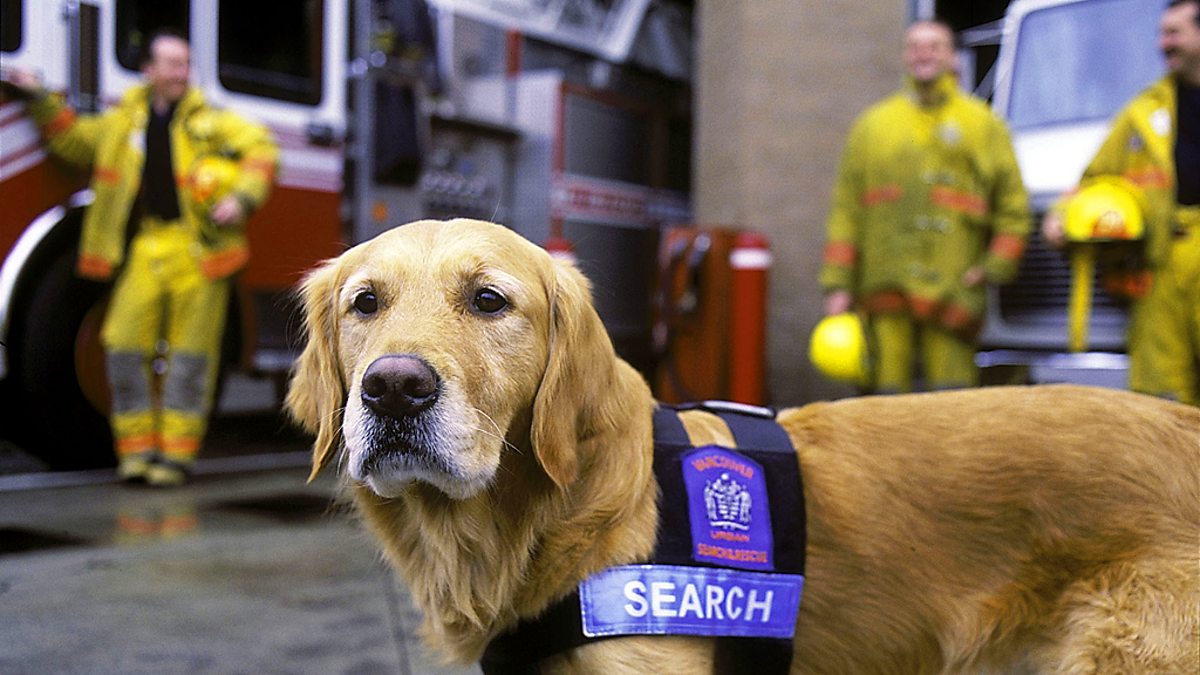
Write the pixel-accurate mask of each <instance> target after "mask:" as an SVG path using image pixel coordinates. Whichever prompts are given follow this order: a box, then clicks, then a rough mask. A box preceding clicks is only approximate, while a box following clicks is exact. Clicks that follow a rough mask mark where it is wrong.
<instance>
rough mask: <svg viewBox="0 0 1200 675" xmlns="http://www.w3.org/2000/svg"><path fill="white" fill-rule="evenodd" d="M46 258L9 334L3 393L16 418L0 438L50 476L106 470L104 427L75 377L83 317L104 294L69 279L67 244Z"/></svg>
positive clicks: (23, 290)
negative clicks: (43, 467) (35, 460)
mask: <svg viewBox="0 0 1200 675" xmlns="http://www.w3.org/2000/svg"><path fill="white" fill-rule="evenodd" d="M55 248H56V249H58V250H54V251H49V252H44V253H42V255H44V256H46V257H45V259H44V261H43V262H44V264H39V265H38V266H37V268H36V269H38V270H41V273H40V274H39V276H38V278H36V279H24V280H22V283H21V285H20V286H19V289H18V302H17V303H15V304H14V309H15V310H17V311H16V312H15V313H14V316H13V323H12V325H11V331H10V333H9V344H8V348H9V359H10V360H9V366H10V368H11V370H12V377H10V378H9V381H8V383H7V388H8V395H9V396H10V397H11V398H12V403H13V405H14V406H15V408H16V411H14V412H17V414H15V415H13V416H12V417H10V418H9V419H7V420H6V421H5V422H4V427H5V428H4V430H3V431H4V435H5V436H7V437H9V438H11V439H12V440H14V441H15V442H16V443H17V445H18V446H19V447H21V449H23V450H24V451H25V452H27V453H29V454H32V455H33V456H35V457H37V458H38V459H40V460H41V461H43V462H45V463H46V465H47V466H49V467H50V468H51V469H55V470H75V469H93V468H100V467H107V466H112V465H113V464H114V463H115V457H114V455H113V450H112V435H111V433H110V431H109V428H108V421H107V419H105V417H104V415H102V414H101V413H100V411H98V410H96V409H95V407H93V406H92V404H91V403H90V402H89V401H88V400H87V398H86V397H85V396H84V394H83V391H82V390H81V389H80V386H79V380H78V378H77V377H76V373H75V341H76V338H77V336H78V333H79V329H80V326H81V325H82V323H83V319H84V316H85V315H86V314H87V313H88V311H89V310H90V309H91V308H92V307H94V306H95V305H96V304H97V303H99V302H101V301H102V300H103V298H104V296H105V294H106V293H107V288H106V286H104V285H103V284H97V283H94V282H89V281H85V280H83V279H80V278H78V277H77V276H75V273H74V265H75V251H74V247H73V246H69V247H55Z"/></svg>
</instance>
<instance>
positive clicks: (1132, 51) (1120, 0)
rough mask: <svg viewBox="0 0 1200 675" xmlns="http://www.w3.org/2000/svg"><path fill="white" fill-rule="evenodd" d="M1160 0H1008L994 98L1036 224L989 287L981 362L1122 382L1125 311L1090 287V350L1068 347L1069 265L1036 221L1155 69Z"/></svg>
mask: <svg viewBox="0 0 1200 675" xmlns="http://www.w3.org/2000/svg"><path fill="white" fill-rule="evenodd" d="M1162 8H1163V3H1157V2H1147V1H1146V0H1016V1H1015V2H1013V3H1012V4H1011V5H1010V6H1009V8H1008V11H1007V13H1006V15H1005V18H1004V23H1003V32H1002V34H1001V38H1000V50H999V55H998V58H997V62H996V66H995V77H994V90H993V92H992V100H993V105H994V108H995V110H996V112H997V113H998V114H999V115H1000V116H1001V117H1002V118H1004V120H1005V121H1006V122H1007V124H1008V126H1009V129H1010V131H1011V132H1012V138H1013V145H1014V150H1015V152H1016V155H1017V162H1018V164H1019V165H1020V168H1021V175H1022V178H1023V180H1024V182H1025V187H1026V189H1027V190H1028V191H1029V196H1030V201H1031V205H1032V207H1033V210H1034V233H1033V234H1032V236H1031V238H1030V242H1029V247H1028V250H1027V252H1026V254H1025V259H1024V260H1023V262H1022V264H1021V271H1020V274H1019V275H1018V277H1017V279H1016V281H1014V282H1013V283H1012V284H1009V285H1006V286H1002V287H999V288H994V289H993V290H992V297H991V298H990V300H991V302H990V303H989V309H988V317H987V322H986V326H985V328H984V333H983V335H982V337H981V345H982V349H983V351H981V352H980V354H979V357H978V361H979V363H980V365H981V366H984V367H988V366H1015V367H1020V368H1025V369H1028V373H1027V375H1026V376H1027V378H1028V379H1029V380H1031V381H1034V382H1049V381H1073V382H1082V383H1091V384H1102V385H1110V386H1117V387H1123V386H1125V380H1126V365H1127V359H1126V358H1125V355H1124V353H1123V352H1124V347H1125V323H1126V315H1125V309H1124V308H1123V307H1122V306H1121V305H1120V304H1119V303H1117V302H1115V301H1114V300H1112V299H1111V298H1109V297H1108V296H1106V295H1105V294H1104V292H1103V291H1097V292H1096V296H1095V298H1094V299H1093V310H1092V317H1091V326H1090V331H1089V334H1090V349H1091V350H1092V351H1090V352H1086V353H1068V350H1067V299H1068V293H1069V290H1070V289H1069V286H1070V273H1069V270H1068V266H1067V262H1066V260H1065V258H1064V256H1063V254H1062V253H1061V252H1059V251H1056V250H1054V249H1051V248H1049V247H1048V246H1047V245H1046V244H1045V243H1044V242H1043V241H1042V239H1041V236H1040V234H1039V232H1038V226H1039V225H1040V221H1041V217H1042V215H1043V214H1044V213H1045V212H1046V210H1047V209H1048V208H1049V207H1050V206H1051V205H1052V204H1053V203H1054V202H1055V200H1057V199H1058V198H1059V197H1060V196H1061V195H1062V194H1063V193H1064V192H1065V191H1067V190H1070V189H1071V188H1073V187H1075V185H1076V184H1077V183H1078V181H1079V179H1080V177H1081V176H1082V174H1083V170H1084V168H1085V167H1086V166H1087V164H1088V163H1089V162H1090V161H1091V159H1092V157H1093V156H1094V155H1095V154H1096V151H1097V150H1098V149H1099V148H1100V145H1101V143H1103V141H1104V139H1105V137H1106V135H1107V134H1108V130H1109V127H1110V124H1111V122H1112V119H1113V117H1114V115H1115V114H1116V113H1117V112H1118V111H1119V110H1120V109H1121V108H1122V107H1123V106H1124V105H1125V103H1126V102H1127V101H1129V100H1130V99H1131V98H1132V97H1133V96H1134V95H1135V94H1137V93H1138V92H1139V91H1141V90H1142V89H1143V88H1145V87H1146V86H1147V85H1149V84H1151V83H1152V82H1154V81H1155V80H1156V79H1158V78H1159V77H1161V76H1162V73H1163V72H1164V70H1163V68H1164V67H1163V61H1162V56H1161V54H1159V51H1158V22H1159V17H1160V15H1161V13H1162ZM1096 287H1097V288H1098V287H1099V285H1097V286H1096Z"/></svg>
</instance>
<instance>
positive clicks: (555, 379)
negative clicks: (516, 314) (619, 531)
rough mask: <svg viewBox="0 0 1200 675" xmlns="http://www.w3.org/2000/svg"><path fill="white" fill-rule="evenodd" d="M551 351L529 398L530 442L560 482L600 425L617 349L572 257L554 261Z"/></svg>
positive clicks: (571, 477)
mask: <svg viewBox="0 0 1200 675" xmlns="http://www.w3.org/2000/svg"><path fill="white" fill-rule="evenodd" d="M547 285H548V286H549V288H548V290H549V295H550V298H549V300H550V321H549V324H550V335H549V357H548V358H547V362H546V371H545V373H543V374H542V382H541V385H540V386H539V387H538V392H537V396H536V397H535V398H534V402H533V425H532V432H531V437H532V442H533V451H534V454H535V455H536V456H537V459H538V462H540V463H541V465H542V468H543V469H544V470H545V471H546V473H547V474H548V475H549V476H550V479H551V480H553V481H554V483H555V484H556V485H557V486H559V487H560V488H562V487H565V486H566V485H568V484H569V483H570V482H571V481H573V480H575V476H576V473H577V472H578V470H579V457H578V454H577V448H576V446H577V444H578V442H579V440H580V439H581V438H586V437H588V436H590V435H592V434H593V433H594V431H595V429H597V427H599V426H601V425H602V420H600V419H598V417H599V416H600V415H601V414H602V408H603V406H602V405H601V403H602V401H603V397H604V396H605V395H607V393H608V391H609V386H610V383H611V381H612V379H613V371H614V365H615V359H616V354H615V353H614V352H613V347H612V342H611V341H610V340H609V337H608V333H607V332H606V331H605V329H604V324H603V323H601V321H600V316H599V315H598V314H597V313H596V310H595V308H594V307H593V306H592V296H591V287H590V285H589V284H588V281H587V279H586V278H585V277H584V276H583V274H581V273H580V272H579V270H577V269H575V267H574V266H573V265H571V264H570V263H566V262H562V261H558V260H556V261H555V262H554V279H553V280H552V281H551V282H549V283H548V284H547Z"/></svg>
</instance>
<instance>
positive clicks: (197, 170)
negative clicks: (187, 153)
mask: <svg viewBox="0 0 1200 675" xmlns="http://www.w3.org/2000/svg"><path fill="white" fill-rule="evenodd" d="M237 176H238V165H237V162H235V161H233V160H232V159H228V158H226V157H222V156H220V155H205V156H203V157H201V158H199V159H197V160H196V162H195V163H194V164H192V173H191V176H190V180H189V182H188V194H189V195H190V196H191V199H192V202H193V203H195V204H196V205H197V206H199V207H200V209H201V211H203V212H204V213H208V212H209V211H210V210H212V207H213V206H216V204H217V202H219V201H221V200H222V199H224V198H225V196H226V195H228V194H229V191H230V190H231V189H232V188H233V183H234V181H236V180H237Z"/></svg>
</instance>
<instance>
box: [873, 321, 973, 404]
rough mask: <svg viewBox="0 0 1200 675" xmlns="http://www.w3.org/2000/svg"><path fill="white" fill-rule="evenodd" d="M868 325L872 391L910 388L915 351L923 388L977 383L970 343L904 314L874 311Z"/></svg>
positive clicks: (882, 392)
mask: <svg viewBox="0 0 1200 675" xmlns="http://www.w3.org/2000/svg"><path fill="white" fill-rule="evenodd" d="M869 325H870V328H869V331H870V339H871V342H872V345H871V346H872V349H873V351H874V357H875V358H874V361H875V362H874V364H873V366H874V380H875V383H874V384H875V391H877V392H879V393H881V394H896V393H904V392H910V391H912V390H913V374H914V370H915V367H916V357H917V354H918V353H919V354H920V356H921V364H922V365H923V370H924V379H925V382H924V384H925V387H924V388H925V389H927V390H930V391H933V390H939V389H961V388H964V387H974V386H976V385H978V384H979V369H978V368H976V366H975V345H974V344H973V343H971V342H965V341H963V340H962V339H961V338H959V337H958V336H956V335H954V334H953V333H951V332H950V331H948V330H946V329H944V328H941V327H939V326H933V325H930V324H927V323H921V322H918V321H917V320H916V319H914V318H913V317H912V316H910V315H908V314H903V313H888V314H874V315H872V316H871V318H870V321H869Z"/></svg>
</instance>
